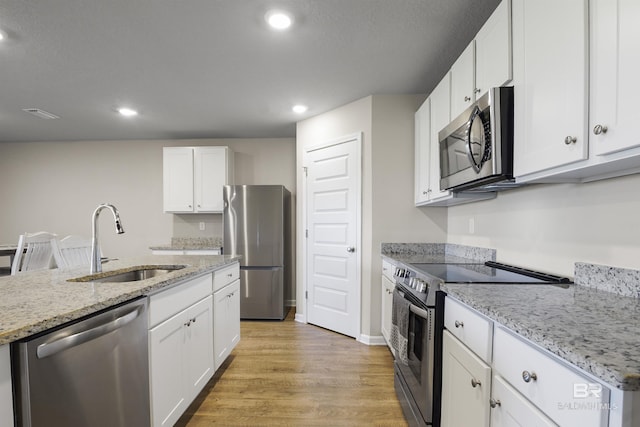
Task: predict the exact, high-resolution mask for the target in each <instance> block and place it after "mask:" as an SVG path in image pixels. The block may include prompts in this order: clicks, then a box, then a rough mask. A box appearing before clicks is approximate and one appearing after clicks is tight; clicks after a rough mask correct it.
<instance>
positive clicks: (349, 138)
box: [296, 132, 362, 341]
mask: <svg viewBox="0 0 640 427" xmlns="http://www.w3.org/2000/svg"><path fill="white" fill-rule="evenodd" d="M349 142H355V143H356V170H355V171H354V172H355V175H356V186H357V188H356V192H355V193H356V224H355V227H356V242H355V245H356V252H355V255H356V282H357V283H356V298H357V300H358V304H357V311H358V312H357V313H356V331H357V332H356V337H355V339H356V340H357V341H362V339H361V336H362V132H355V133H351V134H347V135H343V136H340V137H337V138H333V139H329V140H327V141H324V142H321V143H319V144H315V145H312V146H309V147H307V148H305V149H304V152H303V157H302V166H303V172H302V177H303V186H302V229H301V230H300V232H301V234H302V239H303V241H304V244H303V245H302V283H303V286H302V288H303V292H304V314H303V316H298V315H297V314H296V321H298V322H302V323H308V314H309V309H308V303H309V299H308V298H307V295H308V286H309V283H308V280H307V277H308V276H307V275H308V270H309V266H308V263H307V255H308V248H307V246H308V241H307V236H306V230H307V229H308V225H309V219H308V208H307V206H308V201H309V199H308V197H309V195H308V192H307V166H308V154H309V153H310V152H312V151H316V150H320V149H323V148H328V147H331V146H334V145H340V144H346V143H349Z"/></svg>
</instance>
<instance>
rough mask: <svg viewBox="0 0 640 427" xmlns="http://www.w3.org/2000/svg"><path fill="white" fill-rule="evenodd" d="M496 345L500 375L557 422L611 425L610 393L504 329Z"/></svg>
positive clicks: (497, 333) (496, 337) (495, 362)
mask: <svg viewBox="0 0 640 427" xmlns="http://www.w3.org/2000/svg"><path fill="white" fill-rule="evenodd" d="M493 345H494V360H493V366H494V369H495V371H496V373H497V374H499V375H501V376H502V377H503V378H504V379H505V380H507V382H508V383H509V384H511V385H512V386H513V387H514V388H515V389H516V390H518V391H519V392H520V393H521V394H522V395H523V396H524V397H525V398H527V399H528V400H529V401H530V402H531V403H533V404H534V405H536V406H537V407H538V408H540V410H542V412H544V413H545V414H546V415H547V416H548V417H549V418H551V419H552V420H553V421H555V422H556V423H558V424H560V425H572V426H581V427H588V426H594V427H595V426H598V427H600V426H606V425H607V424H608V422H607V420H608V412H609V411H608V410H607V409H606V408H605V406H608V403H609V389H607V388H606V387H603V386H601V385H600V384H599V383H596V381H595V380H592V379H590V378H588V377H587V376H585V375H582V374H580V373H579V372H578V371H577V369H576V368H572V367H569V366H568V365H565V362H562V361H561V360H560V359H557V358H556V357H555V356H552V355H550V354H545V353H543V351H542V350H541V349H538V348H536V347H534V344H532V343H530V342H526V341H525V340H524V338H522V337H516V336H515V335H513V334H512V333H510V332H508V331H507V330H505V329H504V328H502V327H497V328H496V330H495V333H494V338H493ZM527 376H528V378H526V377H527ZM526 380H528V381H526Z"/></svg>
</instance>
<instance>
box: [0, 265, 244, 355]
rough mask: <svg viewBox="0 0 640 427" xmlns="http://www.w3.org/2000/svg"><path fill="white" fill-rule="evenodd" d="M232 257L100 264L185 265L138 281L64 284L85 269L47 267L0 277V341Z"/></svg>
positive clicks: (166, 283) (141, 292)
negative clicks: (49, 268) (46, 268)
mask: <svg viewBox="0 0 640 427" xmlns="http://www.w3.org/2000/svg"><path fill="white" fill-rule="evenodd" d="M237 260H238V257H237V256H229V255H210V256H198V255H191V256H184V255H183V256H178V255H149V256H144V257H136V258H130V259H123V260H114V261H110V262H108V263H105V264H103V266H102V269H103V273H108V272H110V271H113V270H127V269H128V270H132V269H134V267H139V266H147V267H150V266H167V265H174V266H175V265H186V267H185V268H182V269H180V270H176V271H172V272H170V273H167V274H164V275H160V276H158V277H154V278H150V279H146V280H140V281H137V282H122V283H113V282H112V283H100V282H68V281H67V279H71V278H75V277H81V276H86V275H88V268H86V267H81V268H73V269H51V270H42V271H34V272H26V273H19V274H17V275H15V276H5V277H0V345H2V344H7V343H10V342H13V341H16V340H19V339H22V338H25V337H27V336H30V335H33V334H35V333H38V332H41V331H44V330H46V329H50V328H53V327H55V326H58V325H61V324H63V323H66V322H68V321H71V320H75V319H78V318H80V317H83V316H86V315H88V314H92V313H95V312H97V311H99V310H102V309H105V308H108V307H111V306H114V305H117V304H119V303H122V302H125V301H128V300H131V299H134V298H136V297H139V296H142V295H149V294H151V293H154V292H157V291H159V290H161V289H163V288H167V287H171V286H172V285H174V284H177V283H179V282H181V281H183V280H186V279H189V278H191V277H197V276H200V275H202V274H205V273H207V272H211V271H214V270H217V269H219V268H222V267H224V266H226V265H228V264H232V263H234V262H236V261H237Z"/></svg>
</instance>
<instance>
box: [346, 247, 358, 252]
mask: <svg viewBox="0 0 640 427" xmlns="http://www.w3.org/2000/svg"><path fill="white" fill-rule="evenodd" d="M355 251H356V248H354V247H353V246H349V247H348V248H347V252H349V253H353V252H355Z"/></svg>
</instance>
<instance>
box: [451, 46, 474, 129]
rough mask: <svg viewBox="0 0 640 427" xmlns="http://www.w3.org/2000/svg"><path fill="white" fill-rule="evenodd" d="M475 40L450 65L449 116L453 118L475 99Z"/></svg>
mask: <svg viewBox="0 0 640 427" xmlns="http://www.w3.org/2000/svg"><path fill="white" fill-rule="evenodd" d="M475 56H476V48H475V42H474V41H473V40H472V41H471V43H470V44H469V46H467V48H466V49H465V50H464V51H463V52H462V54H461V55H460V56H459V57H458V59H456V62H454V63H453V65H452V66H451V117H453V118H455V117H458V115H460V113H462V112H463V111H464V110H466V109H467V108H469V106H470V105H471V104H472V103H473V102H474V101H475V99H476V98H475V93H474V89H475V81H476V78H475V74H476V70H475ZM447 124H448V123H447Z"/></svg>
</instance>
